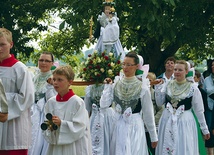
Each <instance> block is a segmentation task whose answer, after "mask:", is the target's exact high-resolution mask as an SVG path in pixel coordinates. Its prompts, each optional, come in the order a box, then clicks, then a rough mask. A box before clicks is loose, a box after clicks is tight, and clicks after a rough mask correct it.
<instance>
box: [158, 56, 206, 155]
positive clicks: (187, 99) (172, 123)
mask: <svg viewBox="0 0 214 155" xmlns="http://www.w3.org/2000/svg"><path fill="white" fill-rule="evenodd" d="M187 73H188V65H187V63H186V61H183V60H179V61H176V63H175V68H174V76H175V80H171V81H169V82H167V83H163V84H159V85H156V89H155V91H156V92H155V95H156V96H155V98H156V103H157V104H158V105H162V104H165V109H164V111H163V113H162V116H161V119H160V122H159V128H158V139H159V142H158V146H157V148H156V155H168V154H170V155H199V148H198V133H197V126H196V121H195V119H194V116H193V113H192V111H191V110H193V111H194V112H195V114H196V116H197V118H198V121H199V124H200V128H201V131H202V133H203V135H204V138H205V139H209V137H210V134H209V131H208V128H207V125H206V122H205V118H204V114H203V112H204V107H203V100H202V97H201V93H200V91H199V89H198V88H197V86H196V85H195V84H194V83H193V82H191V81H188V80H187V79H186V75H187ZM159 80H160V79H159Z"/></svg>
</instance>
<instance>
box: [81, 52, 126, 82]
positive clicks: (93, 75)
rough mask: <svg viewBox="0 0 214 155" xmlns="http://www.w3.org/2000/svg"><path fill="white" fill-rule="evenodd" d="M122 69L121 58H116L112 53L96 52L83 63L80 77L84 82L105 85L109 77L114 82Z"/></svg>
mask: <svg viewBox="0 0 214 155" xmlns="http://www.w3.org/2000/svg"><path fill="white" fill-rule="evenodd" d="M121 69H122V68H121V61H120V56H119V57H116V56H114V54H113V53H112V52H109V53H106V52H105V51H104V52H102V53H100V52H98V51H97V50H95V51H94V52H93V54H89V55H88V58H87V59H85V60H84V61H83V62H82V64H81V68H80V74H79V75H78V76H79V77H80V78H82V79H83V80H84V81H88V82H89V81H91V82H95V83H96V84H98V83H103V81H104V80H105V78H107V77H108V78H111V79H112V80H113V79H114V77H115V76H117V75H119V73H120V70H121Z"/></svg>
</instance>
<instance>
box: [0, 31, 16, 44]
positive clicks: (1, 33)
mask: <svg viewBox="0 0 214 155" xmlns="http://www.w3.org/2000/svg"><path fill="white" fill-rule="evenodd" d="M0 37H5V38H6V39H7V41H8V42H10V43H11V42H13V39H12V32H10V31H9V30H8V29H6V28H0Z"/></svg>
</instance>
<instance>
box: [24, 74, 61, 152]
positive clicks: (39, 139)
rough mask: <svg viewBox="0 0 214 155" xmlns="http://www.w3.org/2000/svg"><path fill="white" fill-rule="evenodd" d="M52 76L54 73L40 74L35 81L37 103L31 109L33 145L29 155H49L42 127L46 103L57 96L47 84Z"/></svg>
mask: <svg viewBox="0 0 214 155" xmlns="http://www.w3.org/2000/svg"><path fill="white" fill-rule="evenodd" d="M51 75H52V71H48V72H45V73H42V72H39V73H38V74H37V75H36V76H35V77H34V79H33V81H34V85H35V102H34V104H33V106H32V108H31V120H32V145H31V147H30V149H29V151H28V154H29V155H46V153H47V149H48V143H47V141H46V140H45V139H44V137H43V135H42V130H41V128H40V125H41V124H42V123H43V122H44V118H45V116H44V106H45V103H46V101H47V100H48V99H50V98H51V97H52V96H55V95H56V94H57V93H56V91H55V90H54V87H53V86H52V85H50V84H48V82H47V79H48V78H49V77H50V76H51Z"/></svg>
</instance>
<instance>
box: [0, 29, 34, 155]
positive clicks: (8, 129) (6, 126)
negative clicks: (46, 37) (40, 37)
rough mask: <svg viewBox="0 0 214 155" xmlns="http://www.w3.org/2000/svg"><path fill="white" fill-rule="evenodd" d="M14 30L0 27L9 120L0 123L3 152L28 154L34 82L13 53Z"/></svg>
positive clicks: (0, 58) (0, 66)
mask: <svg viewBox="0 0 214 155" xmlns="http://www.w3.org/2000/svg"><path fill="white" fill-rule="evenodd" d="M12 47H13V41H12V33H11V32H10V31H9V30H7V29H5V28H0V78H1V80H2V84H3V86H4V90H5V93H6V99H7V103H8V120H7V121H6V122H4V123H0V141H1V146H0V154H3V155H8V154H9V155H27V153H28V148H29V146H30V143H31V120H30V107H31V105H32V104H33V102H34V84H33V81H32V76H31V74H30V72H29V71H28V68H27V66H26V65H24V64H23V63H22V62H20V61H18V60H17V59H16V58H15V57H14V55H12V54H10V49H11V48H12Z"/></svg>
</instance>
